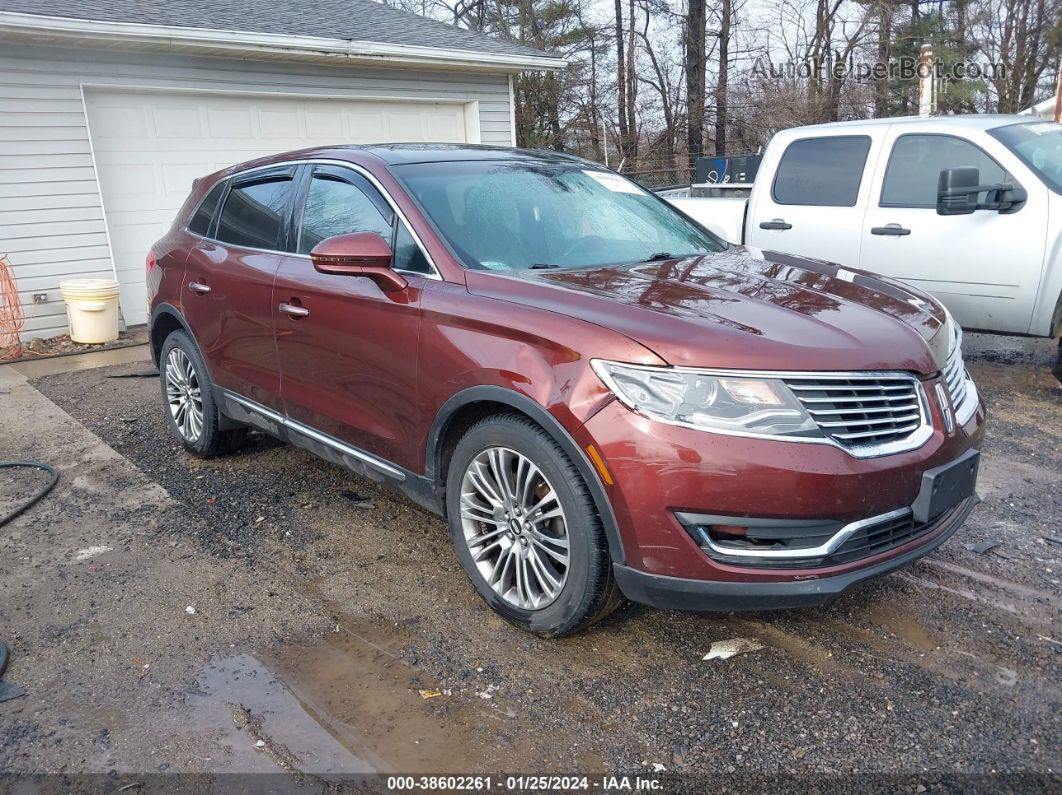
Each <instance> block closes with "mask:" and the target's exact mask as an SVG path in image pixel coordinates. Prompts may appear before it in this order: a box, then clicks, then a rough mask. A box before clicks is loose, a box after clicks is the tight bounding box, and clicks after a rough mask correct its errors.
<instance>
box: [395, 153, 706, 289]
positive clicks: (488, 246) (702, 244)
mask: <svg viewBox="0 0 1062 795" xmlns="http://www.w3.org/2000/svg"><path fill="white" fill-rule="evenodd" d="M394 172H395V173H396V174H397V175H398V176H399V178H400V179H401V180H402V181H403V182H404V183H405V185H406V188H407V189H408V190H409V192H410V193H411V194H412V195H413V196H414V197H415V198H416V199H417V201H418V202H420V205H421V207H423V208H424V210H425V211H426V212H427V214H428V216H429V217H430V218H431V220H432V221H433V222H434V223H435V225H436V226H437V227H438V229H439V231H440V232H441V233H442V235H443V237H444V238H446V240H447V242H448V243H449V244H450V246H451V248H452V249H453V251H454V253H455V254H456V255H457V256H458V258H459V259H461V260H462V261H463V262H464V264H465V265H466V266H467V267H470V268H477V269H483V270H511V269H520V268H536V267H537V268H555V267H559V268H570V267H580V266H593V265H606V264H614V263H623V262H642V261H645V260H648V259H651V258H653V257H656V258H660V259H662V258H663V257H664V255H667V256H669V257H670V256H674V257H682V256H688V255H692V254H698V253H701V254H703V253H707V252H712V251H721V250H722V249H723V248H724V244H722V243H720V242H719V241H718V240H717V239H716V238H714V237H712V236H711V235H710V234H708V233H707V232H705V231H704V230H702V229H701V228H700V227H698V226H695V225H694V224H693V223H691V222H690V221H687V220H686V219H685V218H683V217H682V216H681V215H679V213H677V212H676V211H675V210H673V209H672V208H671V207H670V206H669V205H667V204H665V203H664V202H663V201H662V200H660V199H658V198H656V197H655V196H653V195H652V194H651V193H649V192H647V191H645V190H643V189H642V188H640V187H638V186H637V185H635V184H634V183H633V182H630V181H629V180H627V179H625V178H624V177H621V176H619V175H617V174H614V173H612V172H610V171H604V170H598V169H594V168H593V167H590V166H584V165H582V164H578V163H574V164H567V163H565V164H554V163H541V162H510V161H497V160H494V161H461V162H451V163H422V164H407V165H401V166H395V167H394Z"/></svg>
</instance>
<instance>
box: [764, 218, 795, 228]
mask: <svg viewBox="0 0 1062 795" xmlns="http://www.w3.org/2000/svg"><path fill="white" fill-rule="evenodd" d="M792 228H793V225H792V224H787V223H786V222H785V220H784V219H782V218H775V219H773V220H770V221H760V229H792Z"/></svg>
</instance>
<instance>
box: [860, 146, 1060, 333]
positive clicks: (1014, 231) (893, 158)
mask: <svg viewBox="0 0 1062 795" xmlns="http://www.w3.org/2000/svg"><path fill="white" fill-rule="evenodd" d="M992 143H993V142H990V141H987V140H986V141H985V144H986V146H991V145H992ZM886 146H887V147H888V148H887V150H886V151H888V153H889V155H888V157H882V158H880V164H879V167H878V169H877V172H878V173H876V174H875V176H874V180H873V182H874V189H873V194H872V196H871V200H870V206H869V207H868V209H867V213H866V218H865V220H864V222H863V232H862V238H863V242H862V256H861V259H860V262H859V264H860V267H862V268H864V269H865V270H869V271H875V272H877V273H881V274H884V275H886V276H893V277H895V278H897V279H902V280H903V281H905V282H910V283H911V284H913V285H915V286H916V287H920V288H921V289H923V290H926V291H927V292H930V293H932V294H933V295H934V296H936V297H937V298H938V299H940V301H941V302H942V303H943V304H944V305H945V306H947V307H948V309H949V310H951V313H952V314H953V315H954V316H955V319H956V320H957V321H958V322H959V323H960V324H961V325H962V326H964V327H966V328H974V329H985V330H990V331H1002V332H1014V333H1027V332H1028V331H1029V323H1030V321H1031V316H1032V308H1033V304H1034V301H1035V298H1036V290H1037V286H1038V284H1039V281H1040V271H1041V269H1042V267H1043V261H1044V249H1045V246H1046V237H1047V196H1046V188H1045V187H1044V186H1043V185H1042V184H1041V183H1040V182H1039V181H1038V180H1035V179H1027V178H1024V177H1023V178H1022V179H1021V181H1019V180H1018V179H1017V178H1016V177H1015V176H1014V175H1012V174H1009V173H1008V172H1007V170H1006V169H1005V168H1004V167H1003V166H1001V165H1000V163H999V162H998V161H997V160H996V159H995V158H994V157H993V156H992V155H991V154H989V153H988V152H987V151H986V150H985V149H984V148H982V147H981V146H979V145H978V144H977V143H975V142H973V141H970V140H967V139H965V138H960V137H958V136H955V135H947V134H944V133H936V132H918V133H904V132H903V128H902V127H900V126H898V125H897V126H893V127H891V128H890V130H889V133H888V135H887V138H886ZM963 166H973V167H975V168H977V169H978V171H979V172H980V182H979V184H981V185H986V184H999V183H1003V182H1009V183H1012V184H1015V185H1018V186H1020V187H1023V188H1025V189H1026V190H1027V191H1028V195H1029V198H1028V201H1026V202H1025V204H1023V205H1021V207H1020V208H1019V209H1018V210H1017V211H1016V212H1008V213H1000V212H998V211H996V210H976V211H974V212H973V213H972V214H970V215H937V211H936V206H937V180H938V177H939V175H940V172H941V170H942V169H946V168H958V167H963ZM985 197H986V195H985V194H981V197H980V198H981V200H982V201H984V200H985Z"/></svg>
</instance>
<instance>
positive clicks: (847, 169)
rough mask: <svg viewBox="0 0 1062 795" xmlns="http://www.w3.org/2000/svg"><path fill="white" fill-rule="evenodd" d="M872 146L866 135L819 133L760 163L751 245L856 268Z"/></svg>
mask: <svg viewBox="0 0 1062 795" xmlns="http://www.w3.org/2000/svg"><path fill="white" fill-rule="evenodd" d="M876 148H877V147H876V145H875V143H874V141H873V140H872V139H871V137H870V136H869V135H832V134H831V135H819V136H815V137H807V138H799V139H797V140H795V141H791V142H790V143H789V144H788V145H787V146H786V147H785V149H784V150H783V151H782V153H781V155H780V156H779V158H778V160H777V161H775V162H774V163H771V162H768V161H766V160H765V161H764V163H763V166H761V168H760V172H759V175H758V179H760V180H763V182H762V184H761V183H759V182H758V183H757V184H756V187H755V188H754V189H753V192H752V204H751V206H750V207H749V214H748V220H747V221H746V226H745V229H746V233H745V240H746V242H747V243H748V245H750V246H755V247H756V248H763V249H768V250H771V251H782V252H785V253H787V254H799V255H802V256H805V257H815V258H818V259H824V260H829V261H830V262H837V263H840V264H841V265H851V266H855V265H857V264H858V263H859V237H860V231H861V229H862V225H863V213H864V211H865V209H866V206H867V199H868V197H869V195H870V190H869V185H868V184H867V183H869V181H870V180H869V179H864V178H863V171H864V169H865V168H866V167H867V164H868V163H870V164H873V162H874V157H875V153H876Z"/></svg>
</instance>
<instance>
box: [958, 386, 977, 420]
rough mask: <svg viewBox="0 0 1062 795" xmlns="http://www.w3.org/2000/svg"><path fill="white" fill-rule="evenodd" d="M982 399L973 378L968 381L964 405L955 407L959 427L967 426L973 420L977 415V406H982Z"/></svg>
mask: <svg viewBox="0 0 1062 795" xmlns="http://www.w3.org/2000/svg"><path fill="white" fill-rule="evenodd" d="M980 402H981V398H980V396H979V395H978V393H977V385H976V384H974V380H973V379H972V378H967V379H966V396H965V397H964V398H963V401H962V404H961V405H958V406H955V421H956V422H958V423H959V425H965V424H966V423H968V422H969V421H970V420H971V419H973V415H974V414H976V413H977V406H978V405H979V404H980Z"/></svg>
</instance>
